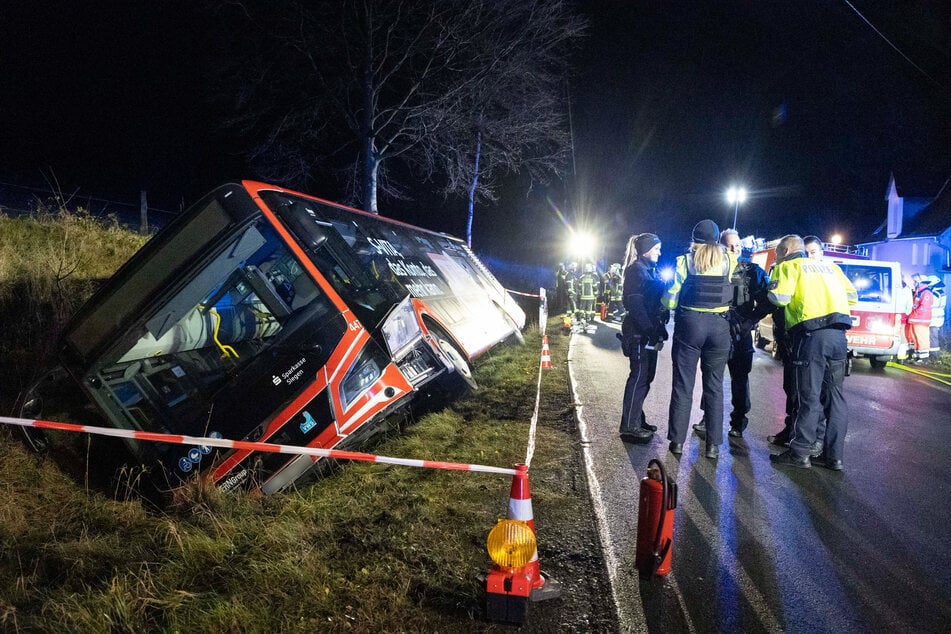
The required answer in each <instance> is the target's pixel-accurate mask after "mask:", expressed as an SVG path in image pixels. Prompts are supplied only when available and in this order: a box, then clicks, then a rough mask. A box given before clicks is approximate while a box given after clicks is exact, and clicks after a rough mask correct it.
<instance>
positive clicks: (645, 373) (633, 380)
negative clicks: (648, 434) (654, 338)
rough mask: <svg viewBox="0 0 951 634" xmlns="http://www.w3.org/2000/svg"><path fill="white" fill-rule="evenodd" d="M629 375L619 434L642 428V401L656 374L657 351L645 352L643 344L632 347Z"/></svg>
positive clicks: (625, 387)
mask: <svg viewBox="0 0 951 634" xmlns="http://www.w3.org/2000/svg"><path fill="white" fill-rule="evenodd" d="M629 361H630V362H631V373H630V374H628V375H627V385H625V386H624V404H623V406H622V409H621V430H620V431H621V433H622V434H623V433H627V432H633V431H637V429H638V428H640V427H642V426H643V424H644V422H645V418H644V399H646V398H647V393H648V392H650V389H651V382H652V381H653V380H654V374H655V373H656V372H657V350H647V349H646V348H644V342H643V340H641V343H639V344H637V345H636V346H635V347H634V352H633V353H632V354H631V356H630V357H629Z"/></svg>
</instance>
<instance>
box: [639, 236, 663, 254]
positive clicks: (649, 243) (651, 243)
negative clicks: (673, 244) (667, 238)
mask: <svg viewBox="0 0 951 634" xmlns="http://www.w3.org/2000/svg"><path fill="white" fill-rule="evenodd" d="M658 244H660V238H658V237H657V234H655V233H642V234H641V235H639V236H637V237H636V238H634V248H635V249H637V255H638V256H642V255H644V254H645V253H647V252H648V251H650V250H651V249H653V248H654V247H655V246H657V245H658Z"/></svg>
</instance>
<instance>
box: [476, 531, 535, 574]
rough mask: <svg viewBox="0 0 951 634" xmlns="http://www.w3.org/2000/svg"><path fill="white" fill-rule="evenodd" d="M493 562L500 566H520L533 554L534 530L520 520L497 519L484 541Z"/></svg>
mask: <svg viewBox="0 0 951 634" xmlns="http://www.w3.org/2000/svg"><path fill="white" fill-rule="evenodd" d="M485 547H486V550H488V551H489V557H491V558H492V561H493V563H495V565H496V566H499V567H500V568H521V567H522V566H524V565H525V564H527V563H528V562H529V561H531V559H532V555H534V554H535V532H534V531H532V529H531V528H530V527H529V526H528V523H527V522H523V521H522V520H499V521H498V522H497V523H496V525H495V526H494V527H492V530H491V531H489V537H488V539H486V542H485Z"/></svg>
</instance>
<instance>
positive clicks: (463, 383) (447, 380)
mask: <svg viewBox="0 0 951 634" xmlns="http://www.w3.org/2000/svg"><path fill="white" fill-rule="evenodd" d="M426 322H427V323H426V327H427V328H428V329H429V332H430V334H431V335H432V337H433V339H434V340H435V341H436V345H438V346H439V349H440V350H441V351H442V353H443V354H444V355H445V356H446V358H447V359H448V360H449V362H450V363H451V364H452V366H453V370H452V371H451V372H447V373H446V376H445V377H444V379H443V383H444V388H445V389H446V391H447V392H448V393H449V395H450V397H451V398H458V397H461V396H465V395H466V394H468V393H469V392H474V391H475V390H477V389H479V385H478V384H477V383H476V381H475V378H474V377H473V376H472V367H471V366H470V365H469V360H468V359H467V358H466V356H465V355H464V354H463V353H462V350H460V349H459V347H458V346H457V345H456V343H455V342H454V341H453V340H452V337H450V336H449V335H447V334H446V331H444V330H443V329H442V328H440V327H439V326H437V325H435V324H434V323H433V322H432V321H430V320H426Z"/></svg>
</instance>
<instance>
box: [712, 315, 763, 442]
mask: <svg viewBox="0 0 951 634" xmlns="http://www.w3.org/2000/svg"><path fill="white" fill-rule="evenodd" d="M726 369H727V370H728V371H729V373H730V395H731V399H730V401H731V405H732V406H733V410H732V411H731V412H730V427H732V428H733V429H736V430H739V431H743V430H745V429H746V426H747V425H749V424H750V421H749V419H748V418H747V417H746V415H747V414H748V413H749V411H750V408H751V407H752V403H751V402H750V372H751V371H752V370H753V333H752V332H746V333H743V335H742V336H741V337H740V340H739V341H736V340H734V341H733V352H732V354H730V360H729V361H727V363H726ZM700 409H702V410H703V422H704V425H706V423H707V403H706V401H701V402H700Z"/></svg>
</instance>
